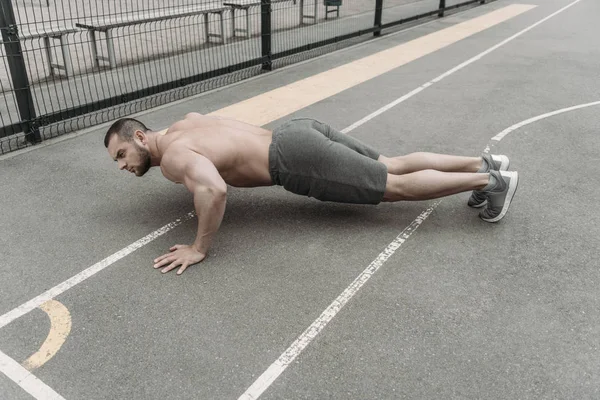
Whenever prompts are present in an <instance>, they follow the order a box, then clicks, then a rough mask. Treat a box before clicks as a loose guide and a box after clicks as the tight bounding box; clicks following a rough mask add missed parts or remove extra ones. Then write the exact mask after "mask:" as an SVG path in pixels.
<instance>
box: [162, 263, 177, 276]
mask: <svg viewBox="0 0 600 400" xmlns="http://www.w3.org/2000/svg"><path fill="white" fill-rule="evenodd" d="M180 264H181V261H179V260H176V261H173V262H172V263H171V265H169V266H168V267H166V268H163V270H162V271H160V272H162V273H163V274H165V273H167V272H169V271H170V270H172V269H173V268H175V267H176V266H178V265H180Z"/></svg>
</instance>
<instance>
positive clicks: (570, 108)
mask: <svg viewBox="0 0 600 400" xmlns="http://www.w3.org/2000/svg"><path fill="white" fill-rule="evenodd" d="M597 105H600V101H594V102H592V103H585V104H580V105H578V106H573V107H568V108H562V109H560V110H556V111H552V112H549V113H546V114H542V115H538V116H537V117H533V118H529V119H526V120H525V121H523V122H519V123H518V124H515V125H513V126H511V127H510V128H506V129H505V130H503V131H502V132H500V133H499V134H497V135H496V136H494V137H493V138H492V140H495V141H497V142H499V141H500V140H502V138H504V136H506V135H508V134H509V133H511V132H512V131H514V130H517V129H519V128H522V127H524V126H525V125H529V124H531V123H533V122H536V121H539V120H540V119H544V118H548V117H552V116H554V115H557V114H562V113H565V112H568V111H573V110H578V109H580V108H585V107H591V106H597Z"/></svg>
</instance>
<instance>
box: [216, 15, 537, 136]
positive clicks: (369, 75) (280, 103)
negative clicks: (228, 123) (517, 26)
mask: <svg viewBox="0 0 600 400" xmlns="http://www.w3.org/2000/svg"><path fill="white" fill-rule="evenodd" d="M535 7H536V6H534V5H527V4H512V5H509V6H506V7H504V8H501V9H498V10H495V11H492V12H490V13H488V14H485V15H482V16H480V17H477V18H474V19H471V20H469V21H465V22H462V23H460V24H457V25H455V26H452V27H449V28H446V29H442V30H441V31H438V32H434V33H431V34H429V35H426V36H423V37H421V38H418V39H415V40H412V41H410V42H407V43H403V44H401V45H398V46H395V47H392V48H390V49H387V50H383V51H380V52H378V53H375V54H373V55H370V56H368V57H364V58H361V59H359V60H356V61H353V62H351V63H348V64H345V65H342V66H339V67H337V68H333V69H330V70H328V71H325V72H322V73H320V74H317V75H314V76H311V77H308V78H306V79H302V80H299V81H296V82H294V83H291V84H289V85H286V86H282V87H280V88H277V89H274V90H271V91H269V92H266V93H263V94H260V95H258V96H255V97H252V98H250V99H248V100H245V101H242V102H239V103H236V104H233V105H231V106H229V107H225V108H222V109H220V110H217V111H215V112H213V113H211V114H209V115H215V116H220V117H229V118H236V119H239V120H242V121H244V122H247V123H250V124H254V125H258V126H262V125H265V124H268V123H269V122H271V121H274V120H277V119H279V118H282V117H284V116H286V115H288V114H291V113H294V112H296V111H298V110H301V109H302V108H305V107H307V106H309V105H311V104H314V103H316V102H318V101H321V100H323V99H326V98H328V97H330V96H333V95H335V94H337V93H340V92H342V91H344V90H346V89H349V88H351V87H353V86H356V85H358V84H360V83H363V82H366V81H368V80H369V79H373V78H375V77H377V76H379V75H381V74H384V73H386V72H389V71H391V70H393V69H395V68H398V67H400V66H402V65H405V64H408V63H409V62H411V61H414V60H416V59H418V58H421V57H423V56H425V55H428V54H431V53H433V52H435V51H437V50H440V49H442V48H444V47H446V46H449V45H451V44H453V43H456V42H458V41H459V40H462V39H465V38H467V37H469V36H471V35H474V34H476V33H478V32H481V31H483V30H485V29H488V28H490V27H492V26H494V25H497V24H500V23H501V22H504V21H506V20H508V19H511V18H514V17H516V16H517V15H520V14H522V13H524V12H526V11H528V10H531V9H532V8H535Z"/></svg>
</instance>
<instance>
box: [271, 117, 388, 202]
mask: <svg viewBox="0 0 600 400" xmlns="http://www.w3.org/2000/svg"><path fill="white" fill-rule="evenodd" d="M378 158H379V153H378V152H377V151H375V150H373V149H372V148H370V147H369V146H367V145H365V144H364V143H361V142H360V141H358V140H356V139H354V138H352V137H351V136H348V135H346V134H343V133H340V132H337V131H335V130H334V129H332V128H331V127H330V126H328V125H326V124H323V123H321V122H319V121H316V120H313V119H293V120H291V121H289V122H287V123H285V124H283V125H282V126H280V127H278V128H277V129H275V130H274V131H273V141H272V142H271V145H270V147H269V170H270V173H271V179H272V180H273V183H274V184H276V185H281V186H283V187H284V188H285V189H286V190H289V191H290V192H293V193H296V194H299V195H304V196H309V197H314V198H315V199H318V200H322V201H335V202H339V203H358V204H378V203H380V202H381V201H382V200H383V193H384V192H385V184H386V181H387V168H386V166H385V165H384V164H383V163H381V162H379V161H377V159H378Z"/></svg>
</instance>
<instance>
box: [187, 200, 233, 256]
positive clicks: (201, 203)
mask: <svg viewBox="0 0 600 400" xmlns="http://www.w3.org/2000/svg"><path fill="white" fill-rule="evenodd" d="M226 202H227V194H226V193H225V192H221V191H217V190H212V189H204V188H203V189H199V190H196V191H195V192H194V207H195V208H196V215H197V217H198V233H197V235H196V240H195V241H194V244H193V247H194V248H195V249H196V250H197V251H199V252H200V253H203V254H206V252H207V251H208V248H209V247H210V245H211V242H212V239H213V237H214V235H215V233H216V232H217V230H219V226H221V221H222V220H223V214H224V213H225V204H226Z"/></svg>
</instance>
